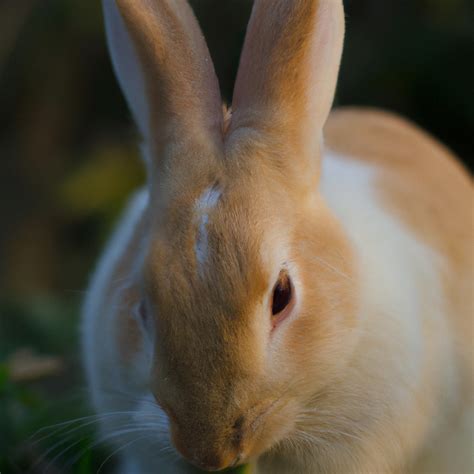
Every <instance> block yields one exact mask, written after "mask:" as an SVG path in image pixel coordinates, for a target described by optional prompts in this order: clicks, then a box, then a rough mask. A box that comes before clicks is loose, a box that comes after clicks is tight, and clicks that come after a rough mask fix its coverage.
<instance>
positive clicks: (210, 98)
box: [84, 0, 474, 474]
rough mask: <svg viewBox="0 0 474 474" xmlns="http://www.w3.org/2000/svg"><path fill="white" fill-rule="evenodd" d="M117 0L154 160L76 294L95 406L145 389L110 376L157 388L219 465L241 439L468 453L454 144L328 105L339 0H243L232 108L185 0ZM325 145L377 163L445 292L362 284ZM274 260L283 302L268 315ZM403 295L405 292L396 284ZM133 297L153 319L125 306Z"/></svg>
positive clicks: (196, 452) (332, 459)
mask: <svg viewBox="0 0 474 474" xmlns="http://www.w3.org/2000/svg"><path fill="white" fill-rule="evenodd" d="M105 1H111V0H105ZM117 5H118V6H119V8H120V12H121V14H122V17H123V19H124V21H125V24H126V27H127V29H128V31H129V33H130V35H131V37H132V42H133V45H134V47H135V48H136V51H137V52H138V55H139V57H140V63H141V66H142V72H143V74H144V76H145V86H146V87H145V89H144V93H145V95H146V99H147V101H148V102H149V103H150V116H149V117H147V118H146V120H144V122H146V123H149V133H148V135H147V136H145V137H144V138H145V141H146V149H147V154H148V155H149V168H150V170H149V171H150V174H149V193H148V202H147V204H146V206H145V209H142V210H140V211H135V212H136V214H135V215H131V216H128V217H126V218H125V221H124V223H123V224H122V227H121V228H120V230H119V231H118V236H120V235H123V234H124V232H125V231H126V228H127V226H128V225H130V224H129V222H133V226H134V228H133V231H132V232H131V233H130V235H129V236H128V237H127V239H125V240H124V242H122V243H121V244H120V245H121V246H120V248H118V249H117V250H116V251H115V253H114V252H111V255H109V256H108V257H107V258H106V261H105V263H103V264H102V267H100V269H99V272H98V275H99V276H97V277H96V279H95V281H94V282H93V285H92V289H91V292H90V296H89V300H88V302H87V303H86V311H85V321H86V322H85V327H86V329H85V330H84V341H85V342H84V345H85V347H86V350H85V352H86V354H85V359H87V361H88V362H87V363H86V365H87V368H88V375H89V379H90V381H91V387H92V391H93V396H94V400H95V403H96V406H97V409H98V410H99V411H103V410H104V406H107V408H108V409H110V408H112V409H114V408H115V409H123V407H125V408H126V409H127V410H129V411H130V410H133V409H135V405H134V403H133V402H130V404H128V405H127V403H125V402H124V401H123V399H120V398H119V397H117V398H116V399H113V402H114V404H112V403H110V401H109V398H107V396H106V395H104V394H107V393H108V392H109V391H112V392H113V390H119V389H121V388H124V389H125V391H126V392H130V391H135V392H134V393H136V394H137V396H138V395H139V394H141V393H143V390H145V391H146V392H147V393H150V394H153V396H154V397H155V399H156V402H157V404H156V411H157V412H158V410H159V408H158V406H160V407H161V409H162V410H163V411H164V412H165V413H166V415H167V417H168V418H169V421H170V432H171V437H172V441H173V444H174V446H175V447H176V448H177V449H178V451H179V452H180V453H181V454H182V455H183V456H184V457H185V458H186V459H187V460H188V461H189V462H191V463H193V464H195V465H197V466H200V467H202V468H206V469H209V470H217V469H221V468H225V467H228V466H230V465H232V464H233V463H234V462H237V463H241V462H247V461H251V462H253V463H255V464H256V465H257V467H258V472H259V474H270V473H272V474H281V473H285V474H287V473H298V474H310V473H314V472H324V473H338V472H358V473H368V472H387V473H397V472H407V471H409V470H413V471H414V472H420V473H421V472H425V473H426V472H428V471H426V469H428V468H427V466H430V465H439V466H443V468H442V472H445V473H448V472H449V468H450V466H454V461H453V460H452V456H451V454H450V452H446V451H442V450H436V452H434V451H433V449H431V446H434V445H436V446H438V445H445V446H448V441H449V442H450V443H451V444H450V446H453V445H456V446H458V447H459V446H460V447H459V452H458V453H456V459H460V460H461V461H460V464H459V466H464V465H463V464H462V463H463V462H464V461H465V459H466V450H465V449H464V447H463V445H462V442H463V441H464V440H465V439H466V435H465V434H464V432H463V431H462V430H461V429H460V428H459V419H460V417H461V416H463V414H464V413H465V412H466V407H468V406H469V404H470V403H471V397H472V379H471V378H470V377H471V376H472V365H471V364H472V353H471V352H469V347H470V346H471V341H470V330H471V329H472V326H471V325H472V287H471V282H472V269H473V266H474V265H473V261H472V237H473V236H472V204H473V202H472V197H473V193H472V183H471V180H470V178H469V177H468V176H467V174H466V173H465V172H464V171H463V170H462V168H461V166H460V165H459V164H458V163H457V162H456V160H455V158H453V157H452V155H451V154H450V153H449V152H448V151H447V150H445V149H444V148H443V147H442V146H441V145H439V144H437V143H436V142H435V141H434V140H432V139H431V138H429V137H427V136H426V135H425V134H424V133H423V132H421V131H419V130H418V129H416V128H415V127H414V126H412V125H410V124H408V123H407V122H405V121H403V120H401V119H399V118H396V117H394V116H392V115H388V114H385V113H382V112H377V111H370V110H361V109H346V110H340V111H335V112H334V113H333V114H331V116H330V117H329V119H328V120H327V117H328V114H329V110H330V106H331V103H332V100H333V95H334V89H335V86H336V79H337V73H338V68H339V61H340V56H341V50H342V40H343V31H344V19H343V12H342V2H341V1H340V0H292V1H286V0H274V1H269V0H256V1H255V4H254V10H253V13H252V18H251V21H250V24H249V29H248V33H247V37H246V42H245V46H244V50H243V53H242V60H241V65H240V68H239V73H238V77H237V81H236V87H235V94H234V100H233V104H232V114H230V113H229V112H228V111H227V109H224V113H223V112H222V109H221V104H220V99H219V91H218V87H217V82H216V79H215V75H214V71H213V68H212V64H211V62H210V58H209V54H208V51H207V48H206V46H205V43H204V41H203V39H202V35H201V33H200V31H199V27H198V25H197V23H196V21H195V19H194V17H193V15H192V13H191V10H190V8H189V6H188V5H187V3H186V2H185V1H184V0H176V1H174V2H171V1H169V0H160V1H158V0H157V1H152V0H133V1H132V0H117ZM135 92H136V91H135ZM326 121H327V123H326ZM325 123H326V127H325V130H324V135H325V144H324V143H323V141H322V140H323V126H324V124H325ZM325 147H327V148H329V149H330V150H333V151H335V152H337V153H339V154H340V155H341V156H343V160H346V162H347V164H348V166H349V163H350V162H351V161H354V162H358V163H362V164H365V165H367V166H368V167H369V168H370V169H371V170H374V174H375V176H376V182H375V187H374V189H375V191H376V199H377V205H378V206H379V208H380V209H381V211H380V212H384V213H385V214H384V216H385V215H386V216H387V219H391V220H390V222H391V223H392V222H393V223H394V224H393V225H394V226H396V230H397V232H400V235H402V237H403V238H405V239H407V241H408V240H409V242H410V245H411V247H410V249H413V248H416V249H417V252H418V254H417V255H416V257H417V258H418V257H419V258H420V259H421V260H422V265H421V266H422V267H423V269H425V268H430V269H438V260H439V261H441V262H442V264H440V265H439V267H440V268H441V270H439V272H440V273H441V278H442V281H443V288H442V294H441V295H433V305H434V307H433V308H430V307H429V306H427V301H426V298H425V297H424V294H423V295H422V296H420V301H421V302H422V305H421V306H420V307H419V310H418V312H417V313H416V314H415V315H414V320H413V321H407V320H406V318H405V319H404V315H403V314H397V312H396V311H393V307H391V308H385V307H384V306H381V307H380V306H377V304H375V303H374V302H376V301H378V300H377V298H379V297H380V295H379V293H382V294H383V290H385V289H384V288H380V289H379V288H377V287H374V288H373V292H374V294H373V295H372V294H369V295H368V294H367V288H366V286H367V284H366V282H367V279H368V276H367V275H366V272H367V271H368V270H367V268H366V266H364V264H363V263H364V262H363V260H362V257H361V251H360V248H358V247H357V245H356V243H355V240H354V238H353V237H351V235H352V234H351V232H350V231H351V229H350V228H348V227H347V226H348V224H347V222H343V221H342V220H341V219H340V218H339V217H336V213H335V211H334V209H332V208H331V207H330V205H329V203H328V202H327V200H326V199H325V198H324V197H323V195H322V194H321V193H320V191H319V181H320V165H321V159H322V158H323V154H324V153H326V152H325V151H324V150H326V148H325ZM209 190H215V192H216V193H217V195H218V198H216V202H215V203H213V204H212V206H211V208H210V209H209V210H206V211H205V214H206V215H205V216H203V212H196V207H197V205H198V203H199V201H200V199H202V196H203V195H206V193H208V192H209ZM354 199H357V196H354ZM132 214H133V213H132ZM356 217H357V216H356ZM129 219H130V220H129ZM132 219H134V220H132ZM200 238H201V239H204V241H205V246H204V248H203V249H198V248H197V246H198V242H199V239H200ZM363 250H364V251H365V253H370V252H369V251H370V248H369V249H367V248H366V249H363ZM199 251H202V253H203V255H202V258H198V252H199ZM362 253H363V252H362ZM365 263H366V262H365ZM384 264H385V262H380V272H381V275H382V276H385V274H384V272H386V273H387V274H388V273H389V272H390V268H385V267H384ZM417 265H418V262H414V263H413V269H412V271H413V275H418V274H417V273H416V271H417V270H418V269H419V267H417ZM282 268H284V269H285V271H286V272H288V274H289V276H290V278H291V280H292V282H293V284H294V298H295V300H294V310H293V311H292V313H291V315H290V316H289V317H288V318H287V319H285V320H284V321H283V322H282V323H281V324H280V325H279V326H278V327H276V328H274V327H273V326H274V325H273V324H272V315H271V298H272V291H273V288H274V285H275V282H276V280H277V278H278V275H279V274H280V272H281V271H282ZM436 271H438V270H436ZM369 276H370V275H369ZM410 276H411V274H410ZM417 278H419V279H420V278H421V281H418V280H417V281H416V285H417V286H416V289H417V290H419V291H420V292H421V291H425V292H427V293H428V294H429V291H430V289H433V290H434V289H436V286H435V285H434V284H433V287H432V288H431V287H430V282H431V281H432V280H430V278H431V275H424V276H421V277H420V276H417ZM436 278H437V275H435V276H433V281H437V280H436ZM424 279H425V280H426V281H425V280H424ZM389 281H390V280H389ZM118 282H123V283H118ZM364 285H365V286H364ZM378 290H381V291H380V292H379V291H378ZM364 292H365V293H364ZM392 294H396V292H395V293H390V295H392ZM410 295H411V294H408V293H407V294H406V295H405V294H401V295H398V297H399V298H400V304H402V303H405V301H402V300H404V299H405V298H407V299H410V298H411V296H410ZM416 297H418V294H417V295H416V296H415V298H416ZM367 300H368V301H367ZM372 300H373V301H372ZM140 301H141V302H142V303H144V304H145V306H146V308H147V313H148V318H149V321H148V322H147V323H140V321H139V317H137V315H136V312H134V308H136V306H137V304H139V303H140ZM417 302H418V300H417V301H415V303H417ZM415 303H413V305H415ZM438 303H439V304H438ZM409 307H410V306H409ZM410 308H411V307H410ZM385 311H386V312H385ZM411 325H412V326H413V328H412V327H411ZM407 326H408V327H407ZM105 335H107V336H108V337H110V344H109V346H110V347H109V346H106V345H104V340H105V339H104V337H105ZM412 337H414V338H417V340H416V341H415V342H416V344H414V346H415V347H416V348H417V347H418V346H420V347H421V348H422V349H421V350H420V354H418V352H417V350H415V349H413V347H412V342H413V341H412V339H411V338H412ZM147 341H148V342H147ZM150 341H151V345H152V346H153V350H152V352H151V353H150V354H146V351H147V350H148V349H146V348H147V347H149V343H150ZM147 344H148V346H147ZM453 348H455V350H454V349H453ZM88 350H90V352H91V353H90V354H89V353H87V351H88ZM147 356H148V357H149V360H150V361H151V363H150V367H149V368H148V366H146V362H145V361H146V360H147ZM400 361H401V363H400ZM412 362H413V364H418V365H419V367H420V370H419V372H416V373H417V376H416V378H414V377H413V376H412V375H411V372H410V370H411V367H410V366H411V364H412ZM417 367H418V366H417ZM145 369H146V370H147V371H146V372H145V375H143V371H144V370H145ZM148 369H149V372H148ZM115 373H117V374H118V376H117V377H116V378H114V377H113V376H112V375H113V374H115ZM138 374H139V375H138ZM122 384H123V387H122ZM117 385H118V387H117ZM106 401H107V402H106ZM118 428H119V427H118ZM314 433H317V435H314ZM129 458H130V459H134V460H135V459H137V460H138V461H137V465H139V466H140V469H141V470H142V471H143V472H147V471H148V470H150V469H154V468H157V469H159V468H158V467H157V466H158V465H157V464H153V462H158V461H156V460H154V461H152V460H151V459H152V458H150V457H149V456H147V452H146V450H145V451H140V448H139V447H134V448H133V450H132V449H131V448H130V453H129ZM149 463H151V464H149ZM173 469H175V468H173ZM176 469H178V468H176ZM183 469H184V468H183ZM163 472H178V471H166V470H165V471H163ZM179 472H186V470H185V469H184V470H182V471H179Z"/></svg>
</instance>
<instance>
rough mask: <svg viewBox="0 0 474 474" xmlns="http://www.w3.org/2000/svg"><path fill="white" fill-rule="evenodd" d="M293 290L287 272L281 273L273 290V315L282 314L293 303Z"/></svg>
mask: <svg viewBox="0 0 474 474" xmlns="http://www.w3.org/2000/svg"><path fill="white" fill-rule="evenodd" d="M292 297H293V288H292V284H291V280H290V277H289V276H288V274H287V273H286V272H281V273H280V276H279V277H278V281H277V283H276V285H275V287H274V288H273V300H272V315H273V316H276V315H278V314H280V313H281V312H282V311H283V310H284V309H285V308H286V307H287V306H288V305H289V304H290V302H291V299H292Z"/></svg>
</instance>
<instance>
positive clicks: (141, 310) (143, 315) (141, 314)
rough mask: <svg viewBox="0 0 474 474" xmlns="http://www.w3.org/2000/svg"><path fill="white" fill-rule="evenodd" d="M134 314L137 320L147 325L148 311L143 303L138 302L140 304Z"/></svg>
mask: <svg viewBox="0 0 474 474" xmlns="http://www.w3.org/2000/svg"><path fill="white" fill-rule="evenodd" d="M136 314H137V316H138V318H139V319H140V320H141V321H142V322H143V323H144V324H146V323H147V320H148V311H147V308H146V304H145V301H143V300H142V301H140V303H139V304H138V307H137V309H136Z"/></svg>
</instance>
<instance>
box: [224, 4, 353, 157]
mask: <svg viewBox="0 0 474 474" xmlns="http://www.w3.org/2000/svg"><path fill="white" fill-rule="evenodd" d="M343 38H344V12H343V7H342V0H255V3H254V6H253V11H252V16H251V18H250V23H249V26H248V29H247V35H246V39H245V44H244V48H243V52H242V57H241V60H240V66H239V70H238V74H237V81H236V85H235V89H234V97H233V103H232V108H233V117H232V123H231V131H232V129H236V128H241V127H245V128H247V127H250V128H258V129H260V130H261V131H264V132H265V133H270V134H274V136H275V137H277V138H278V139H281V138H283V139H285V140H287V139H289V138H290V137H293V138H295V139H296V140H299V141H301V144H302V145H303V146H304V147H305V148H307V147H309V148H310V150H311V149H313V150H314V147H315V146H319V141H320V135H321V130H322V127H323V125H324V123H325V121H326V119H327V116H328V114H329V111H330V108H331V105H332V101H333V98H334V92H335V88H336V82H337V76H338V71H339V64H340V60H341V54H342V44H343Z"/></svg>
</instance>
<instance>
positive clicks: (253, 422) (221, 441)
mask: <svg viewBox="0 0 474 474" xmlns="http://www.w3.org/2000/svg"><path fill="white" fill-rule="evenodd" d="M288 405H289V403H288V401H287V400H283V399H281V398H277V399H274V400H271V401H270V402H268V401H267V402H265V403H264V404H261V403H260V404H258V405H257V406H256V407H253V408H252V409H250V410H249V411H247V412H246V413H245V414H244V415H241V416H239V417H238V418H236V419H235V421H234V422H233V423H230V424H229V423H227V429H224V428H223V427H222V424H221V425H220V426H219V425H217V424H216V426H219V428H220V429H218V430H216V426H212V427H207V428H205V427H204V426H202V425H201V426H200V427H199V428H200V429H199V430H198V431H199V432H200V436H199V438H198V437H196V436H195V434H196V433H195V431H196V427H194V430H193V433H190V431H189V430H188V429H184V430H182V429H181V427H180V423H179V421H178V420H177V419H176V418H175V417H172V418H170V428H171V438H172V442H173V445H174V446H175V448H176V449H177V451H178V452H179V453H180V454H181V455H182V456H183V458H184V459H185V460H186V461H188V462H189V463H191V464H193V465H195V466H197V467H198V468H200V469H204V470H206V471H220V470H223V469H227V468H232V467H237V466H239V465H242V464H246V463H248V462H249V461H251V460H254V459H256V458H257V457H259V456H260V455H261V454H263V453H264V452H265V451H267V450H269V449H270V448H271V447H272V446H274V445H275V444H276V443H278V442H279V441H280V440H282V439H283V438H284V437H285V436H286V435H287V434H288V433H289V432H290V431H291V429H292V425H291V424H290V422H289V420H291V411H290V412H289V411H288ZM216 418H218V417H216Z"/></svg>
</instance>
